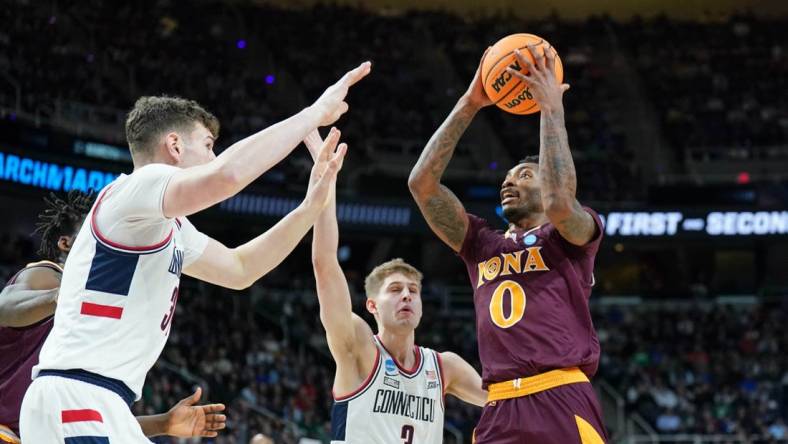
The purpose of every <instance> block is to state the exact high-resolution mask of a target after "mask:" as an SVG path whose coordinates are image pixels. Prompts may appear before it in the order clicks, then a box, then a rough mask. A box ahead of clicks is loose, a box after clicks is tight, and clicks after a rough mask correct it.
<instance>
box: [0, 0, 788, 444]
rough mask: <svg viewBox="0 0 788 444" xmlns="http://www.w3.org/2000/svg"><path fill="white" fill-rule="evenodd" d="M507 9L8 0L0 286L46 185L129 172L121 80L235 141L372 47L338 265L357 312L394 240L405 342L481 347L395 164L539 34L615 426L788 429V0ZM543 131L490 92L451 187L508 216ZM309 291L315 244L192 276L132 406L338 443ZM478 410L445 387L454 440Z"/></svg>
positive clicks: (269, 211)
mask: <svg viewBox="0 0 788 444" xmlns="http://www.w3.org/2000/svg"><path fill="white" fill-rule="evenodd" d="M524 3H525V2H515V1H511V0H507V1H505V0H498V1H490V2H474V1H470V0H464V1H452V2H448V1H439V0H433V1H425V0H420V1H419V2H414V1H402V2H394V1H369V2H350V1H347V2H339V3H338V4H334V5H331V6H329V5H325V4H319V3H317V2H312V1H300V2H262V1H258V2H253V1H226V2H209V1H200V2H189V3H186V2H174V1H150V0H145V1H139V2H127V3H125V4H116V3H114V2H98V1H85V2H69V1H66V2H52V1H19V0H10V1H9V0H6V1H3V2H2V6H1V7H0V24H2V25H1V26H0V205H2V212H3V216H4V217H3V218H2V221H0V281H3V280H5V279H6V278H8V277H9V276H10V275H11V274H13V273H14V272H15V271H16V270H17V269H18V268H20V267H21V266H23V265H24V264H25V263H26V262H29V261H31V260H33V259H34V258H35V250H36V246H37V242H38V239H36V238H35V237H34V236H32V235H31V232H32V231H33V225H34V222H35V219H36V214H37V213H38V212H39V211H40V210H41V208H42V206H43V202H42V198H43V196H45V195H46V194H47V193H49V192H50V191H55V192H63V191H67V190H70V189H83V190H84V189H87V188H88V187H101V186H103V185H104V184H105V183H106V182H107V181H109V180H112V178H113V177H114V176H115V175H117V174H118V173H120V172H124V171H129V170H130V169H131V163H130V157H129V155H128V152H127V149H126V147H125V142H124V134H123V130H122V123H123V121H124V119H125V113H126V111H127V110H128V109H129V107H130V106H131V104H132V103H133V101H134V100H135V99H136V98H137V97H138V96H140V95H144V94H161V93H167V94H177V95H182V96H184V97H189V98H193V99H196V100H198V101H199V102H201V103H202V104H203V105H205V106H206V108H208V109H209V110H211V111H213V112H214V113H216V114H217V116H218V117H219V118H220V120H221V121H222V125H223V128H222V136H221V138H220V139H219V146H221V147H226V146H229V145H230V144H231V143H232V142H233V141H235V140H238V139H239V138H241V137H243V136H245V135H247V134H249V133H251V132H253V131H256V130H259V129H261V128H263V127H265V126H267V125H269V124H271V123H274V122H276V121H278V120H279V119H282V118H283V117H286V116H288V115H290V114H292V113H294V112H295V111H297V110H299V109H301V107H303V106H305V105H307V104H308V103H310V102H311V101H312V100H314V99H315V98H316V97H317V96H318V94H319V93H320V91H321V90H322V88H323V87H325V86H326V85H328V84H329V82H331V81H332V79H334V78H336V76H337V75H338V74H339V73H341V72H342V71H343V70H345V69H347V68H349V67H351V66H354V65H355V64H356V63H358V62H359V61H361V60H365V59H371V60H373V62H374V72H373V74H372V75H371V76H370V77H369V78H368V79H365V80H364V82H363V83H361V84H360V85H359V86H358V87H357V88H356V89H354V90H353V91H352V92H351V95H350V97H349V102H350V104H351V110H350V112H349V114H348V115H347V116H346V117H344V118H343V119H342V120H341V121H340V122H339V124H338V126H339V127H340V128H341V129H342V130H343V136H344V137H345V139H346V140H347V142H348V143H349V145H350V153H349V155H348V158H347V160H346V163H345V167H344V169H343V171H342V173H341V177H340V186H339V194H340V197H339V200H340V204H339V217H340V221H341V225H340V230H341V233H340V238H341V239H340V242H341V250H340V259H341V261H342V264H343V267H344V269H345V271H346V273H347V277H348V279H349V281H350V283H351V288H352V291H353V292H354V302H355V304H356V305H357V307H356V312H357V313H363V312H364V311H363V305H362V304H363V299H364V295H363V286H362V282H363V278H364V276H365V275H366V273H367V272H368V271H369V270H370V269H371V268H372V267H373V266H374V265H375V264H377V263H379V262H381V261H383V260H386V259H389V258H392V257H402V258H404V259H406V260H407V261H409V262H411V263H413V264H415V265H416V266H418V267H419V268H421V269H422V270H423V271H424V273H425V275H426V279H425V286H424V301H425V315H424V320H423V322H422V326H421V327H420V328H419V330H418V333H417V342H419V343H420V344H421V345H425V346H429V347H433V348H436V349H438V350H446V349H450V350H454V351H457V352H459V353H460V354H461V355H462V356H464V357H465V358H466V359H468V360H469V361H470V362H472V363H474V364H475V365H477V366H478V353H477V350H476V348H475V328H474V318H473V316H474V315H473V311H472V299H471V291H470V287H469V285H468V283H467V278H466V274H465V271H464V268H463V266H462V262H461V261H460V260H459V259H458V258H456V257H455V256H454V255H453V254H452V253H451V251H450V250H449V249H448V248H447V247H445V246H444V245H443V244H441V243H440V242H439V241H438V240H437V238H436V237H435V236H434V235H433V234H432V233H430V232H429V230H428V229H427V227H426V224H425V223H424V221H423V219H422V217H421V215H420V214H419V212H418V209H417V208H416V207H415V205H414V204H413V202H412V200H411V198H410V195H409V193H408V190H407V186H406V178H407V175H408V172H409V171H410V168H411V167H412V165H413V164H414V163H415V160H416V158H417V156H418V153H419V152H420V151H421V149H422V147H423V146H424V144H425V143H426V141H427V139H428V138H429V136H430V135H431V134H432V132H433V131H434V130H435V129H436V128H437V126H438V125H439V123H440V122H441V121H442V119H443V118H444V117H445V115H446V114H447V113H448V111H449V110H450V109H451V107H452V106H453V104H454V102H455V100H456V99H457V98H458V96H459V95H460V94H461V92H462V91H464V89H465V88H466V86H467V83H468V82H469V80H470V78H471V75H472V73H473V71H474V69H475V68H476V64H477V63H478V60H479V57H480V55H481V53H482V52H483V49H484V48H485V47H486V46H488V45H489V44H491V43H492V42H494V41H496V40H497V39H498V38H500V37H502V36H504V35H507V34H510V33H513V32H532V33H535V34H539V35H541V36H544V37H545V38H547V39H548V40H549V41H550V42H551V43H552V44H553V45H554V46H555V47H556V48H557V49H558V51H559V53H560V54H561V56H562V58H563V60H564V66H565V70H566V80H567V82H569V83H571V84H572V89H571V91H570V92H569V93H567V95H566V96H565V108H566V116H567V127H568V131H569V137H570V145H571V147H572V151H573V156H574V159H575V164H576V166H577V170H578V181H579V184H578V192H579V198H580V200H581V202H583V203H584V204H586V205H589V206H591V207H592V208H595V209H597V210H598V211H599V212H600V213H602V214H603V215H604V216H605V222H606V228H605V230H606V235H607V237H606V239H605V240H604V242H603V243H602V247H601V250H600V253H599V255H598V258H597V266H596V286H595V289H594V294H593V296H592V307H593V314H594V322H595V325H596V327H597V329H598V333H599V337H600V341H601V344H602V361H601V365H600V369H599V373H598V375H597V377H596V378H595V381H594V384H595V387H596V388H597V390H598V392H599V394H600V397H601V399H602V401H603V404H604V410H605V415H606V422H607V425H608V427H609V430H610V432H611V434H612V437H613V439H612V440H611V442H616V443H633V444H634V443H658V442H659V443H731V444H732V443H775V442H788V428H786V418H788V398H787V397H788V357H786V351H788V347H787V346H788V333H786V330H785V329H784V322H785V319H786V315H787V314H788V273H786V269H787V267H788V236H787V235H788V186H787V184H788V103H787V102H788V100H787V99H788V95H787V94H786V92H785V88H786V81H785V79H786V75H787V74H788V53H787V51H788V21H786V18H785V17H786V11H788V6H786V5H788V3H786V2H779V1H776V0H775V1H765V0H760V1H750V2H737V1H734V0H726V1H720V2H714V3H712V2H700V1H683V2H667V3H666V2H657V1H644V2H628V1H618V0H608V1H605V2H594V3H593V4H592V2H581V1H573V0H562V1H556V2H548V1H544V0H543V1H535V2H528V4H527V5H525V4H524ZM411 8H416V9H411ZM537 150H538V117H535V116H530V117H514V116H509V115H505V114H504V113H503V112H501V111H500V110H498V109H495V108H493V109H487V110H485V111H483V112H482V113H481V114H480V116H479V117H477V119H476V121H475V122H474V123H473V125H472V127H471V128H470V129H469V131H468V133H467V134H466V136H465V137H464V138H463V140H462V141H461V143H460V145H459V147H458V150H457V153H456V155H455V157H454V159H453V160H452V162H451V164H450V166H449V170H448V172H447V176H448V182H449V185H450V187H451V188H452V189H453V190H455V191H456V192H457V194H458V195H459V196H460V197H461V199H462V200H463V201H464V202H466V203H467V206H468V207H469V208H470V209H471V210H472V211H473V212H475V213H477V214H482V215H486V216H488V217H489V218H491V219H495V220H500V221H501V224H502V225H503V221H502V220H501V219H500V218H499V217H498V216H497V214H496V213H497V211H498V210H497V208H496V205H497V200H498V199H497V192H498V191H497V190H498V186H499V183H500V182H501V180H502V177H503V174H504V172H505V171H506V169H508V167H509V166H510V165H512V164H513V162H515V161H516V160H517V159H519V158H521V157H523V156H524V155H526V154H533V153H536V152H537ZM309 165H310V161H309V159H308V155H307V152H306V150H305V149H304V148H299V149H297V150H296V152H295V153H294V155H292V156H290V157H289V158H287V159H286V160H285V161H283V162H282V163H281V164H280V165H279V166H277V167H276V168H275V169H274V170H272V171H270V172H269V173H267V174H266V175H264V176H263V177H262V178H261V179H260V180H258V181H257V182H255V183H254V184H253V185H252V186H250V187H249V188H248V189H247V190H245V191H244V192H243V193H242V194H241V195H239V196H237V197H236V198H234V199H231V200H230V201H228V202H226V203H223V204H221V205H219V206H217V207H215V208H212V209H210V210H209V211H206V212H205V213H204V214H201V215H200V216H197V217H195V218H194V219H193V221H194V223H195V225H197V226H198V227H199V228H200V229H201V230H203V231H205V232H207V233H208V234H210V235H212V236H214V237H216V238H218V239H220V240H222V241H223V242H225V243H228V244H230V245H235V244H237V243H238V242H240V241H241V240H244V239H247V238H249V237H250V236H251V235H253V234H256V233H259V232H261V231H262V230H264V229H266V228H267V227H268V226H270V225H271V224H272V223H273V222H275V221H276V220H277V219H278V218H279V217H281V216H282V215H283V214H284V213H286V212H287V211H289V210H290V209H291V208H293V207H294V206H295V205H296V204H297V202H298V201H300V199H301V198H302V196H303V194H304V191H305V188H306V187H305V184H306V180H307V175H308V171H309ZM316 302H317V300H316V296H315V294H314V279H313V275H312V271H311V263H310V259H309V243H308V239H307V240H306V241H305V242H304V243H302V245H301V246H300V247H299V248H298V249H297V250H296V252H295V253H294V254H293V255H292V256H291V257H290V258H288V259H287V260H286V261H285V263H283V264H282V266H280V267H279V268H277V269H276V270H275V271H274V272H272V273H271V274H270V275H268V276H266V277H265V278H263V279H261V280H260V281H259V282H258V283H257V284H255V285H254V286H253V287H252V288H250V289H249V290H246V291H239V292H234V291H228V290H223V289H219V288H216V287H213V286H210V285H204V284H201V283H197V282H196V281H193V280H190V279H188V278H187V279H185V282H184V284H183V291H182V297H181V298H180V303H179V304H178V308H177V315H176V320H175V322H174V326H173V330H172V335H171V337H170V341H169V343H168V345H167V347H166V348H165V351H164V353H163V355H162V356H161V359H160V360H159V362H158V363H157V365H156V367H155V368H154V370H153V371H152V372H151V373H150V374H149V377H148V380H147V383H146V387H145V395H144V398H143V401H141V402H139V403H137V404H136V405H135V406H134V409H135V411H136V412H138V413H142V412H149V413H152V412H158V411H162V410H163V409H165V408H167V407H168V406H169V405H171V404H172V403H173V402H175V401H177V400H178V399H180V398H181V397H183V396H185V395H186V394H187V393H188V392H189V390H190V388H191V387H193V386H194V385H196V384H199V385H201V386H202V387H203V388H204V389H205V390H206V391H207V394H208V398H209V399H210V400H212V401H217V402H224V403H226V404H227V405H228V415H229V422H228V429H227V430H226V432H225V433H223V434H222V435H221V436H220V437H219V438H217V439H216V440H214V441H212V442H217V443H244V444H245V443H247V442H249V440H250V439H251V437H252V436H253V435H255V434H256V433H258V432H262V433H265V434H267V435H269V436H272V437H273V438H274V440H275V442H277V443H295V442H303V443H312V442H327V436H328V427H329V408H330V387H331V378H332V376H333V370H334V366H333V363H332V361H331V359H330V356H329V355H328V352H327V348H326V346H325V339H324V336H323V330H322V328H321V327H320V323H319V320H318V310H317V307H316ZM367 319H368V320H371V319H370V318H369V316H367ZM0 359H2V357H0ZM478 415H479V409H477V408H472V407H466V406H463V405H461V404H460V403H459V402H456V401H450V402H449V405H448V407H447V421H446V441H445V442H447V443H459V442H470V432H471V430H472V427H473V426H474V424H475V421H476V419H477V418H478ZM204 441H210V440H204ZM156 442H160V443H170V442H176V441H174V440H170V439H169V438H158V439H157V441H156Z"/></svg>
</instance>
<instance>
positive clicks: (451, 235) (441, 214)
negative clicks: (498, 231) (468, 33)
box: [408, 52, 492, 251]
mask: <svg viewBox="0 0 788 444" xmlns="http://www.w3.org/2000/svg"><path fill="white" fill-rule="evenodd" d="M485 54H486V52H485ZM482 60H484V57H482ZM479 67H480V68H481V63H480V64H479ZM480 68H479V69H477V70H476V75H475V76H474V77H473V81H472V82H471V85H470V86H469V87H468V91H466V92H465V94H463V96H462V97H461V98H460V100H459V101H458V102H457V104H456V105H455V106H454V109H453V110H452V111H451V113H450V114H449V116H448V117H447V118H446V120H444V121H443V123H442V124H441V126H440V127H439V128H438V130H437V131H435V134H433V135H432V137H431V138H430V140H429V142H427V146H425V147H424V150H423V151H422V152H421V156H419V160H418V162H416V165H415V166H414V167H413V170H411V172H410V177H409V178H408V188H409V189H410V193H411V194H412V195H413V198H414V199H416V204H417V205H418V206H419V209H420V210H421V214H423V215H424V219H426V220H427V224H428V225H429V226H430V228H431V229H432V231H433V232H435V234H437V235H438V237H439V238H440V239H441V240H442V241H443V242H445V243H446V244H447V245H448V246H450V247H451V248H452V249H454V251H460V248H462V242H463V240H464V239H465V233H466V232H467V231H468V216H467V215H466V213H465V207H463V205H462V203H461V202H460V200H459V199H458V198H457V196H455V195H454V193H452V192H451V190H449V188H448V187H447V186H445V185H443V184H442V183H441V177H442V176H443V172H444V171H446V167H447V166H448V165H449V161H450V160H451V157H452V155H453V154H454V149H455V148H456V147H457V142H458V141H459V140H460V137H462V135H463V133H465V130H466V129H467V128H468V125H470V123H471V121H472V120H473V117H474V116H475V115H476V113H477V112H479V110H480V109H482V108H483V107H485V106H489V105H491V104H492V102H491V101H490V99H489V98H487V94H486V93H485V92H484V87H483V86H482V81H481V74H480Z"/></svg>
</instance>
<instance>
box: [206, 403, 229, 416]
mask: <svg viewBox="0 0 788 444" xmlns="http://www.w3.org/2000/svg"><path fill="white" fill-rule="evenodd" d="M200 408H202V410H203V412H205V413H206V414H209V415H211V416H224V415H219V414H218V413H217V412H223V411H224V404H206V405H201V406H200Z"/></svg>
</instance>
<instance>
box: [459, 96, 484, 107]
mask: <svg viewBox="0 0 788 444" xmlns="http://www.w3.org/2000/svg"><path fill="white" fill-rule="evenodd" d="M457 104H458V105H459V106H461V107H464V108H469V109H472V110H473V111H479V110H480V109H482V107H483V106H484V104H483V103H481V102H480V101H478V100H475V99H474V98H473V96H472V95H471V94H469V93H467V92H466V93H465V94H463V95H462V97H460V100H458V101H457Z"/></svg>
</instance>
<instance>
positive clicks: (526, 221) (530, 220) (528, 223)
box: [509, 213, 550, 231]
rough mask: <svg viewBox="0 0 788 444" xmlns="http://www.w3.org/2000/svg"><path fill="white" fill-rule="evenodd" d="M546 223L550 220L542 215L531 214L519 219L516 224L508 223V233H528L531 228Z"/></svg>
mask: <svg viewBox="0 0 788 444" xmlns="http://www.w3.org/2000/svg"><path fill="white" fill-rule="evenodd" d="M548 222H550V219H548V218H547V216H546V215H545V214H544V213H533V214H529V215H528V216H525V217H523V218H520V219H519V220H518V221H516V222H509V231H512V230H515V229H517V230H524V231H528V230H530V229H531V228H534V227H538V226H540V225H544V224H546V223H548Z"/></svg>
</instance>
